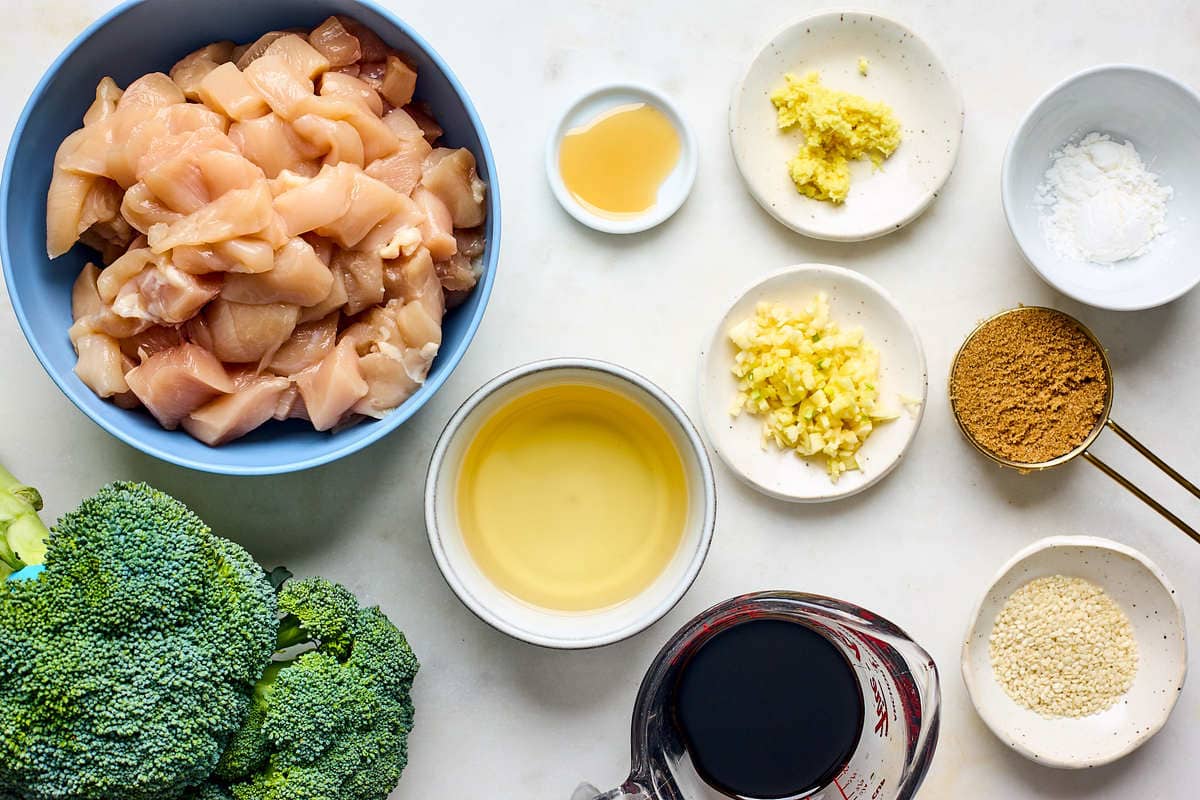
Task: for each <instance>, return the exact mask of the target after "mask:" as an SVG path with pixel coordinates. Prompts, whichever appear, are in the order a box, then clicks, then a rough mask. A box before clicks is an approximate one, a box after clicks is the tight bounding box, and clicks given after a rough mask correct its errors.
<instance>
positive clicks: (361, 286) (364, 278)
mask: <svg viewBox="0 0 1200 800" xmlns="http://www.w3.org/2000/svg"><path fill="white" fill-rule="evenodd" d="M333 267H334V269H336V270H338V271H339V272H340V273H341V275H342V280H343V281H344V282H345V285H346V313H347V314H349V315H351V316H353V315H355V314H357V313H358V312H360V311H362V310H364V309H366V308H370V307H371V306H375V305H379V304H380V303H382V302H383V259H381V258H380V257H379V254H378V253H369V252H362V251H356V250H338V251H336V252H335V253H334V255H333Z"/></svg>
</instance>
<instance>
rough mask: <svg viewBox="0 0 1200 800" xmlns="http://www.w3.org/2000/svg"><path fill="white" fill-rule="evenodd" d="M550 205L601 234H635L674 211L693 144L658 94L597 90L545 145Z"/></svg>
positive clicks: (685, 185)
mask: <svg viewBox="0 0 1200 800" xmlns="http://www.w3.org/2000/svg"><path fill="white" fill-rule="evenodd" d="M546 177H547V178H548V179H549V181H550V188H551V190H552V191H553V192H554V196H555V197H556V198H557V199H558V202H559V203H560V204H561V205H562V207H563V208H564V209H565V210H566V211H567V213H568V214H570V215H571V216H573V217H574V218H575V219H577V220H578V221H579V222H582V223H583V224H584V225H587V226H588V227H589V228H594V229H595V230H598V231H602V232H604V233H640V232H641V231H644V230H648V229H650V228H653V227H654V226H656V225H658V224H660V223H662V222H664V221H665V220H667V219H668V218H669V217H670V216H671V215H672V214H674V213H675V212H676V211H678V210H679V208H680V206H682V205H683V202H684V200H686V199H687V196H688V194H689V193H691V191H692V184H693V183H695V180H696V141H695V137H694V136H693V134H692V131H691V128H689V127H688V125H687V123H686V122H685V121H684V119H683V116H682V115H681V114H680V113H679V112H678V110H676V108H675V106H674V105H672V103H671V101H670V100H669V99H668V98H667V97H666V96H665V95H663V94H662V93H661V92H658V91H655V90H654V89H651V88H649V87H647V86H641V85H637V84H617V85H611V86H602V87H600V88H598V89H594V90H593V91H591V92H588V93H587V94H585V95H584V96H583V97H581V98H579V99H578V100H576V101H575V103H573V104H572V105H571V106H570V107H569V108H568V109H567V110H566V111H565V112H564V113H563V115H562V116H561V117H560V118H559V119H558V122H557V123H556V124H555V125H554V127H553V128H552V129H551V131H550V138H549V140H548V142H547V144H546Z"/></svg>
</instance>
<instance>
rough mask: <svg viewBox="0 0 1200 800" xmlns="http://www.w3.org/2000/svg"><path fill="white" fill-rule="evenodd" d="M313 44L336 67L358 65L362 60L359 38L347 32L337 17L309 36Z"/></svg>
mask: <svg viewBox="0 0 1200 800" xmlns="http://www.w3.org/2000/svg"><path fill="white" fill-rule="evenodd" d="M308 43H309V44H311V45H312V46H313V47H314V48H315V49H316V50H317V51H318V52H320V53H321V55H323V56H325V60H326V61H328V62H329V63H330V65H331V66H334V67H345V66H349V65H350V64H357V63H358V61H359V60H361V59H362V47H361V46H360V45H359V42H358V37H356V36H355V35H354V34H352V33H350V32H349V31H348V30H346V26H345V25H343V24H342V21H341V20H340V19H338V18H337V17H330V18H329V19H327V20H325V21H324V22H322V23H321V24H320V25H318V26H317V27H316V28H314V29H313V31H312V33H310V34H309V35H308Z"/></svg>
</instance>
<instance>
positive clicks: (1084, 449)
mask: <svg viewBox="0 0 1200 800" xmlns="http://www.w3.org/2000/svg"><path fill="white" fill-rule="evenodd" d="M1034 310H1043V311H1050V312H1053V313H1055V314H1060V315H1062V316H1063V317H1065V318H1066V319H1068V320H1070V321H1071V322H1074V323H1075V324H1076V325H1077V326H1079V330H1081V331H1083V333H1084V335H1086V336H1087V337H1088V339H1089V340H1091V342H1092V344H1093V345H1095V347H1096V350H1097V351H1098V352H1099V353H1100V360H1101V361H1102V362H1103V364H1104V379H1105V382H1106V383H1107V384H1108V391H1107V392H1106V393H1105V397H1104V410H1103V412H1101V414H1100V416H1099V418H1098V419H1097V420H1096V425H1095V427H1093V428H1092V430H1091V431H1090V432H1089V433H1088V435H1087V438H1085V439H1084V440H1083V441H1082V442H1080V443H1079V445H1077V446H1076V447H1075V448H1074V449H1073V450H1071V451H1069V452H1067V453H1065V454H1063V455H1061V456H1058V457H1056V458H1052V459H1050V460H1048V461H1042V462H1039V463H1034V464H1028V463H1024V462H1021V461H1013V460H1012V459H1009V458H1005V457H1004V456H1002V455H999V454H998V453H993V452H992V451H991V450H989V449H988V448H987V447H985V446H984V445H983V444H981V443H980V442H978V441H976V440H975V437H974V436H972V435H971V432H970V431H969V430H967V426H966V425H965V424H963V420H962V415H961V414H960V413H959V409H958V403H957V399H956V398H955V396H954V373H955V371H956V369H957V367H958V360H959V358H961V357H962V353H963V350H964V349H966V347H967V345H968V344H970V342H971V340H972V339H974V338H975V337H976V336H977V335H978V334H979V332H980V331H982V330H983V329H984V328H985V327H987V326H988V325H989V324H990V323H992V322H994V321H995V320H997V319H999V318H1000V317H1003V316H1006V315H1008V314H1017V313H1021V312H1025V311H1034ZM949 391H950V408H951V409H952V410H953V411H954V420H955V421H956V422H957V423H958V428H959V430H961V431H962V432H963V436H965V437H967V441H969V442H970V443H971V444H973V445H974V446H975V449H976V450H978V451H979V452H981V453H983V454H984V455H985V456H987V457H988V458H990V459H991V460H992V461H995V462H996V463H997V464H1000V465H1002V466H1005V467H1011V468H1012V469H1016V470H1019V471H1021V472H1041V471H1042V470H1047V469H1050V468H1052V467H1057V466H1059V465H1060V464H1065V463H1067V462H1068V461H1071V460H1073V459H1074V458H1076V457H1078V456H1082V457H1083V458H1084V459H1085V460H1087V461H1089V462H1091V463H1092V464H1094V465H1096V467H1098V468H1099V469H1100V471H1101V472H1103V473H1104V474H1105V475H1107V476H1108V477H1110V478H1112V479H1113V480H1114V481H1116V482H1117V483H1119V484H1120V485H1121V486H1123V487H1125V488H1126V489H1128V490H1129V491H1130V492H1131V493H1133V495H1134V496H1136V497H1137V498H1138V499H1139V500H1141V501H1142V502H1143V503H1145V504H1146V505H1148V506H1150V507H1151V508H1153V509H1154V510H1155V511H1157V512H1158V513H1159V514H1161V515H1162V516H1163V517H1164V518H1166V519H1167V520H1169V521H1170V522H1171V523H1172V524H1173V525H1175V527H1177V528H1179V529H1180V530H1181V531H1183V532H1184V533H1186V534H1187V535H1188V536H1190V537H1191V538H1192V539H1193V540H1194V541H1196V542H1197V543H1200V532H1197V531H1196V529H1195V528H1192V527H1191V526H1190V525H1188V524H1187V523H1186V522H1184V521H1183V520H1181V519H1180V518H1179V517H1177V516H1175V515H1174V514H1172V513H1171V512H1170V511H1168V510H1167V509H1166V508H1165V507H1164V506H1163V505H1162V504H1161V503H1159V502H1158V501H1157V500H1155V499H1154V498H1153V497H1151V496H1150V495H1148V494H1146V492H1144V491H1143V490H1142V489H1141V488H1139V487H1138V486H1137V485H1135V484H1134V483H1133V482H1132V481H1130V480H1129V479H1128V478H1126V477H1125V476H1124V475H1122V474H1121V473H1119V472H1117V471H1116V470H1115V469H1113V468H1112V467H1110V466H1109V465H1108V464H1106V463H1104V462H1103V461H1101V460H1100V458H1099V457H1098V456H1096V455H1095V454H1094V453H1091V452H1090V451H1089V450H1088V448H1089V447H1091V445H1092V442H1094V441H1095V440H1096V437H1097V436H1099V435H1100V432H1101V431H1103V430H1104V429H1105V428H1109V429H1110V430H1112V431H1113V432H1114V433H1115V434H1117V436H1120V437H1121V438H1122V439H1124V440H1125V441H1126V442H1128V443H1129V444H1130V445H1131V446H1132V447H1133V449H1134V450H1137V451H1138V452H1139V453H1141V454H1142V455H1143V456H1145V457H1146V458H1147V459H1148V460H1149V461H1150V463H1151V464H1153V465H1154V466H1156V467H1158V468H1159V469H1160V470H1162V471H1163V472H1165V473H1166V474H1167V475H1168V476H1170V477H1171V479H1172V480H1174V481H1175V482H1176V483H1178V484H1179V485H1180V486H1182V487H1183V488H1184V489H1187V490H1188V491H1189V492H1191V493H1192V495H1193V496H1195V497H1196V498H1200V489H1198V488H1196V485H1195V484H1193V483H1192V482H1191V481H1189V480H1187V479H1186V478H1184V477H1183V476H1182V475H1180V474H1179V473H1178V472H1176V471H1175V470H1174V469H1172V468H1171V467H1170V466H1169V465H1168V464H1167V463H1166V462H1165V461H1163V460H1162V459H1161V458H1159V457H1158V456H1156V455H1155V454H1154V453H1152V452H1151V451H1150V450H1149V448H1147V447H1146V446H1145V445H1144V444H1142V443H1141V442H1139V441H1138V440H1137V439H1135V438H1133V436H1132V435H1131V434H1130V433H1129V432H1128V431H1127V430H1125V429H1124V428H1122V427H1121V426H1120V425H1118V424H1117V423H1116V422H1114V421H1113V419H1112V418H1111V417H1110V416H1109V414H1110V413H1111V411H1112V400H1113V374H1112V365H1111V364H1110V363H1109V361H1108V353H1106V352H1105V350H1104V346H1103V345H1102V344H1101V343H1100V340H1099V339H1097V338H1096V335H1095V334H1093V333H1092V332H1091V331H1090V330H1088V327H1087V326H1086V325H1084V324H1083V323H1082V322H1080V321H1079V320H1077V319H1075V318H1074V317H1072V316H1071V315H1070V314H1067V313H1066V312H1064V311H1060V310H1058V309H1057V308H1046V307H1044V306H1018V307H1017V308H1010V309H1008V310H1007V311H1001V312H1000V313H999V314H996V315H994V316H991V317H988V318H987V319H985V320H984V321H983V322H981V323H979V325H977V326H976V327H975V330H973V331H971V334H970V335H969V336H967V338H966V340H965V341H964V342H963V343H962V345H961V346H960V347H959V348H958V352H957V353H955V355H954V361H953V363H951V365H950V379H949Z"/></svg>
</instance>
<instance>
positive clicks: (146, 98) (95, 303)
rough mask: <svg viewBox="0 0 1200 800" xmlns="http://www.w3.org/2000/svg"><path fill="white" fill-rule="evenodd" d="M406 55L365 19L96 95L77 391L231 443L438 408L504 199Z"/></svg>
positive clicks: (76, 319)
mask: <svg viewBox="0 0 1200 800" xmlns="http://www.w3.org/2000/svg"><path fill="white" fill-rule="evenodd" d="M419 81H420V75H419V72H418V70H417V69H416V68H415V67H414V64H413V63H412V62H410V60H409V59H408V58H407V57H406V56H405V54H404V53H401V52H397V51H394V50H392V49H391V48H390V47H388V46H387V45H386V44H385V43H384V42H383V40H382V39H380V38H379V37H378V36H377V35H376V34H375V33H374V32H372V31H371V29H369V28H368V27H366V26H365V25H363V24H361V23H359V22H358V21H356V20H354V19H352V18H350V17H346V16H331V17H329V18H328V19H326V20H325V21H324V22H322V23H321V24H320V25H318V26H317V27H315V28H313V29H311V30H279V31H270V32H267V33H265V34H264V35H262V36H261V37H260V38H258V39H257V40H255V41H252V42H248V43H246V44H241V45H236V44H234V43H233V42H228V41H221V42H215V43H212V44H209V45H206V46H204V47H202V48H200V49H198V50H196V51H194V52H192V53H190V54H187V55H185V56H184V57H183V58H182V59H181V60H179V61H178V63H176V64H175V65H174V67H173V68H171V69H170V71H169V73H162V72H155V73H150V74H146V75H143V76H142V77H140V78H137V79H136V80H134V81H132V82H130V83H129V84H128V85H127V86H125V87H124V89H122V88H121V87H120V86H119V85H118V84H117V83H116V82H115V81H114V80H112V79H111V78H107V77H106V78H104V79H102V80H101V81H100V82H99V84H98V85H97V87H96V93H95V100H94V102H93V103H92V104H91V106H90V107H89V108H88V109H87V110H86V112H85V113H84V114H83V123H84V124H83V127H82V128H80V129H79V130H77V131H75V132H74V133H72V134H70V135H69V136H67V137H66V138H65V140H63V142H62V144H61V146H60V147H59V148H58V151H57V154H56V155H55V158H54V168H53V174H52V178H51V182H50V188H49V193H48V197H47V201H46V249H47V254H48V255H49V257H51V258H55V257H57V256H59V255H62V254H64V253H66V252H67V251H69V250H70V249H71V248H72V247H74V246H75V245H76V243H77V242H82V243H83V244H84V245H87V246H88V247H90V248H92V249H93V250H94V251H95V253H94V258H93V259H92V261H90V262H89V263H87V264H86V266H85V267H84V268H83V270H82V271H81V272H80V273H79V275H78V277H77V278H76V280H75V284H74V286H73V289H72V293H71V306H72V309H71V310H72V319H73V324H72V325H71V327H70V330H69V336H70V340H71V343H72V345H73V347H74V349H75V353H76V355H77V362H76V365H75V373H76V375H77V376H78V377H79V379H80V380H82V381H83V383H84V384H86V385H87V386H88V387H89V388H90V389H91V390H92V391H93V392H94V393H95V394H96V395H97V396H99V397H102V398H109V399H111V401H112V402H113V403H115V404H117V405H118V406H120V407H121V408H125V409H137V408H142V409H144V410H145V411H146V412H147V413H149V414H150V415H152V416H153V418H154V419H155V420H156V421H157V422H158V424H159V425H161V426H162V427H163V428H166V429H168V430H174V429H176V428H181V429H182V430H184V431H186V432H187V433H189V434H191V435H192V436H193V437H195V438H196V439H199V440H200V441H202V442H204V443H206V444H208V445H212V446H217V445H222V444H225V443H227V442H230V441H233V440H235V439H237V438H238V437H241V436H243V435H245V434H247V433H249V432H251V431H254V430H255V429H257V428H259V427H260V426H263V425H270V424H272V423H273V421H281V420H287V419H299V420H305V421H307V422H309V423H311V425H312V427H313V428H315V429H316V430H318V431H328V430H340V429H343V428H344V427H346V426H348V425H352V424H354V423H356V422H358V421H360V420H362V419H364V418H377V419H378V418H383V417H385V416H386V415H387V414H388V413H389V412H391V411H393V410H394V409H396V408H397V407H398V406H400V405H401V404H402V403H404V401H405V400H406V399H408V398H409V397H410V396H412V395H413V393H414V392H416V391H418V390H419V389H420V387H421V386H422V384H423V383H424V381H425V380H426V377H427V375H428V374H429V371H430V367H431V365H432V364H433V362H434V359H435V358H436V357H437V354H438V351H439V348H440V346H441V344H442V324H443V316H444V314H445V313H446V311H447V309H448V308H453V307H454V306H455V305H457V304H459V303H461V302H463V300H464V299H465V298H467V297H468V296H469V294H470V292H471V291H472V290H473V288H474V287H475V284H476V282H477V280H478V279H479V277H480V270H481V264H482V258H483V256H484V255H485V249H486V248H485V239H486V237H485V235H484V232H483V226H484V225H485V223H486V222H487V214H488V203H487V198H488V187H487V185H486V184H485V182H484V181H483V180H482V179H481V178H480V176H479V171H478V166H477V162H476V156H475V154H474V153H473V152H472V151H471V150H470V149H468V148H455V147H445V146H442V141H441V137H442V135H443V131H442V129H441V128H440V127H439V126H438V124H437V122H436V119H435V117H434V115H433V113H432V111H431V110H430V109H429V108H427V107H425V106H423V105H422V104H421V103H419V102H417V101H414V91H415V90H416V89H417V87H418V83H419Z"/></svg>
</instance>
